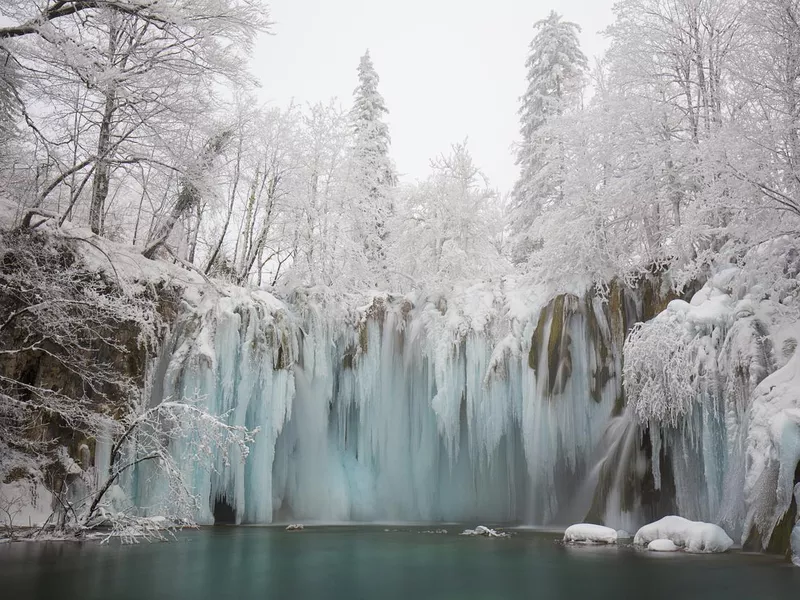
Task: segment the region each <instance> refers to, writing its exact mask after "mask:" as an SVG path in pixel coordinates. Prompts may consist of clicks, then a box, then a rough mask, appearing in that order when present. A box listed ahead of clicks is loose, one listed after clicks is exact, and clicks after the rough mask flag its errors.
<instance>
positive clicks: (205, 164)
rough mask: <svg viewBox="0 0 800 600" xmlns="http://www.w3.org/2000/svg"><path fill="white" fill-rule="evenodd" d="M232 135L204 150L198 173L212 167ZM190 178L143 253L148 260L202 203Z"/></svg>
mask: <svg viewBox="0 0 800 600" xmlns="http://www.w3.org/2000/svg"><path fill="white" fill-rule="evenodd" d="M230 135H231V134H230V132H229V131H225V132H223V133H221V134H220V135H218V136H216V137H215V138H213V139H212V140H211V141H210V142H209V143H208V144H207V145H206V147H205V149H204V150H203V155H202V157H201V159H200V161H199V162H200V168H199V169H198V173H199V172H203V171H205V170H207V169H208V168H209V167H211V164H212V163H213V162H214V159H215V158H216V157H217V156H218V155H219V154H220V153H221V152H222V150H223V148H224V147H225V143H226V142H227V141H228V139H229V138H230ZM189 177H191V175H184V178H183V181H181V186H180V192H178V200H177V202H175V206H173V207H172V210H171V211H170V214H169V216H168V217H167V219H166V221H164V223H162V224H161V226H160V227H159V228H158V229H157V232H156V234H155V235H154V236H153V238H152V240H151V241H150V242H149V243H148V244H147V246H146V247H145V249H144V250H143V251H142V254H143V255H144V256H145V257H146V258H151V259H152V258H153V257H154V256H155V254H156V251H158V249H159V248H160V247H161V246H163V245H164V243H165V242H166V241H167V238H169V234H170V233H172V230H173V229H174V228H175V224H176V223H177V222H178V221H180V219H181V218H182V217H183V216H185V215H188V214H189V213H190V212H191V210H192V209H193V208H194V207H195V205H196V204H197V203H198V202H199V201H200V197H201V194H200V190H199V189H197V187H196V186H195V185H194V184H193V183H192V182H191V181H190V180H189Z"/></svg>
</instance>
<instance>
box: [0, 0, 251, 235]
mask: <svg viewBox="0 0 800 600" xmlns="http://www.w3.org/2000/svg"><path fill="white" fill-rule="evenodd" d="M0 15H2V16H3V17H5V18H6V19H7V20H9V21H11V24H9V25H6V26H4V27H0V45H2V47H3V49H4V51H5V52H7V53H8V54H9V56H10V57H11V59H12V60H13V61H14V64H15V66H16V71H17V73H18V77H17V80H18V82H19V85H18V86H17V88H18V92H19V96H20V99H21V100H22V103H23V106H24V107H25V109H26V113H25V114H26V118H25V122H26V124H27V125H28V131H29V135H30V138H31V139H32V140H35V142H36V151H35V152H36V162H38V163H39V165H40V167H39V168H38V171H37V173H36V175H35V177H36V179H37V187H38V189H37V195H36V197H35V198H32V199H28V203H29V204H30V205H32V207H33V208H36V209H40V208H46V209H48V210H51V211H54V212H57V213H59V215H60V219H61V220H63V219H71V218H80V219H85V220H86V222H88V224H89V225H90V227H91V229H92V230H93V231H94V232H95V233H100V232H102V231H104V230H105V229H108V230H109V231H108V233H112V234H113V233H114V230H115V229H116V230H117V231H121V230H122V227H123V224H125V223H126V221H127V219H128V215H127V214H125V213H126V212H127V211H129V210H130V209H131V206H130V204H131V203H132V202H134V200H133V199H134V198H136V199H138V197H137V196H138V195H139V193H142V194H145V193H147V192H149V193H152V191H151V190H147V191H145V190H144V188H145V187H149V186H153V185H154V183H155V182H156V181H159V178H155V177H152V176H148V178H147V181H146V182H145V181H144V179H145V177H144V174H143V171H148V172H149V175H152V171H153V170H154V169H157V170H160V171H161V172H162V173H163V174H164V175H165V176H164V177H162V178H160V180H162V181H163V180H166V181H169V182H171V183H170V184H171V185H172V189H170V190H168V191H167V192H166V195H167V196H168V197H169V198H170V199H171V201H170V202H167V203H164V204H165V206H162V207H161V211H160V214H159V215H156V218H163V219H167V220H168V219H169V215H170V214H172V213H173V204H175V203H177V202H179V201H180V197H181V196H180V191H181V190H182V189H184V186H182V185H181V184H180V183H179V180H180V178H170V175H171V174H173V173H174V172H176V171H177V172H182V171H184V170H186V171H187V174H188V175H189V176H190V177H193V176H194V173H192V170H193V169H194V168H195V166H196V164H197V163H198V161H199V160H200V161H202V158H199V157H202V154H203V151H204V148H206V147H207V141H208V140H209V139H212V138H214V137H215V136H216V135H217V133H218V132H217V131H215V130H214V129H215V127H214V126H213V122H214V119H213V118H211V116H212V114H213V112H214V111H215V110H216V108H217V107H218V105H219V101H218V98H217V97H218V94H217V87H218V83H219V82H220V81H236V80H240V81H241V80H244V79H246V78H247V75H246V73H245V71H244V68H243V65H244V64H245V62H244V60H243V56H245V55H246V54H247V52H248V51H249V49H250V47H251V44H252V41H253V39H254V36H255V35H256V34H257V33H258V32H260V31H263V30H264V29H265V28H266V27H267V13H266V8H265V6H264V5H263V4H261V3H259V2H250V1H242V0H200V1H191V2H190V1H189V0H165V1H159V2H140V1H139V0H119V1H114V2H57V1H53V0H48V1H46V2H22V1H18V0H13V1H11V2H9V3H7V4H6V5H4V7H3V8H2V9H0ZM206 123H211V124H212V127H211V128H210V129H211V130H204V125H205V124H206ZM42 167H43V168H42ZM159 192H161V193H164V190H159ZM112 201H113V202H115V206H114V210H113V211H111V210H109V209H110V208H111V207H110V206H109V202H112ZM140 206H141V205H140ZM138 215H139V216H141V212H139V213H138ZM107 217H109V218H110V219H111V220H112V222H110V223H109V227H108V228H106V227H105V225H106V218H107Z"/></svg>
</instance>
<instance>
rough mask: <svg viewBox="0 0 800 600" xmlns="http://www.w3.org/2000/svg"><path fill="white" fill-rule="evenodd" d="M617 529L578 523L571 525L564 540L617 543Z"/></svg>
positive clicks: (565, 533)
mask: <svg viewBox="0 0 800 600" xmlns="http://www.w3.org/2000/svg"><path fill="white" fill-rule="evenodd" d="M617 537H618V535H617V531H616V530H615V529H612V528H611V527H604V526H602V525H593V524H591V523H578V524H577V525H570V526H569V527H567V530H566V531H565V532H564V541H565V542H571V543H577V544H616V543H617Z"/></svg>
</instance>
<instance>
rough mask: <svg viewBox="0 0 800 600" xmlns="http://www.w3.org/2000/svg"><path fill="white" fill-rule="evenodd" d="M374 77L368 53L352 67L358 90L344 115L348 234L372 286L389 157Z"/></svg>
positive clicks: (378, 269) (381, 259) (385, 215)
mask: <svg viewBox="0 0 800 600" xmlns="http://www.w3.org/2000/svg"><path fill="white" fill-rule="evenodd" d="M379 81H380V78H379V77H378V73H377V72H376V71H375V67H374V65H373V64H372V59H371V58H370V54H369V51H367V52H366V53H365V54H364V56H362V57H361V61H360V62H359V65H358V86H357V87H356V89H355V91H354V92H353V95H354V102H353V108H352V110H351V112H350V118H351V121H352V131H353V142H352V143H353V149H352V157H351V160H352V167H351V186H352V187H351V198H352V218H353V223H354V225H353V231H352V234H353V235H354V236H356V237H357V238H358V239H360V240H361V242H362V243H363V253H364V256H365V259H366V261H367V263H368V266H369V267H370V268H371V269H372V271H373V275H372V276H370V279H372V280H373V281H374V283H378V281H385V280H386V273H385V270H386V264H385V261H386V244H387V237H388V235H389V231H388V229H387V222H388V220H389V219H390V217H391V214H392V188H393V186H394V184H395V172H394V165H393V164H392V161H391V159H390V158H389V145H390V143H391V138H390V136H389V126H388V125H387V124H386V121H385V118H386V115H387V114H388V112H389V110H388V109H387V108H386V102H385V101H384V99H383V96H382V95H381V93H380V92H379V91H378V83H379Z"/></svg>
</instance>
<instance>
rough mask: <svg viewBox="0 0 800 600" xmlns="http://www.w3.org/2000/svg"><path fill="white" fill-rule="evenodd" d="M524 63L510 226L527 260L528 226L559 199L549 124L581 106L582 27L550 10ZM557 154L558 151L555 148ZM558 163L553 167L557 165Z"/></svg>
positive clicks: (559, 169) (519, 256)
mask: <svg viewBox="0 0 800 600" xmlns="http://www.w3.org/2000/svg"><path fill="white" fill-rule="evenodd" d="M534 29H535V30H536V35H535V36H534V38H533V41H531V44H530V52H529V54H528V59H527V61H526V62H525V66H526V68H527V70H528V74H527V80H528V87H527V89H526V91H525V93H524V94H523V96H522V98H521V101H522V105H521V106H520V109H519V115H520V133H521V135H522V140H521V143H520V145H519V149H518V151H517V165H519V167H520V177H519V179H518V181H517V183H516V185H515V186H514V191H513V197H512V208H511V227H512V230H513V231H514V233H515V234H516V236H517V243H516V245H515V259H516V260H518V261H524V260H525V258H526V256H527V254H528V253H529V252H530V250H531V249H532V247H533V246H534V244H535V241H534V240H532V239H531V235H530V233H531V232H530V227H531V224H532V222H533V220H534V219H535V217H536V215H537V213H538V212H539V211H540V210H541V207H542V206H544V205H546V204H548V203H550V202H552V201H553V200H557V199H558V196H559V194H560V189H561V182H562V181H563V179H564V176H565V174H564V170H565V169H564V167H563V166H562V165H559V164H553V163H560V162H562V161H561V160H559V157H558V156H554V153H553V152H552V148H554V147H556V148H557V147H558V145H559V142H558V134H557V131H556V130H554V129H550V130H548V129H547V128H546V127H545V126H546V125H547V124H548V123H549V122H550V121H551V120H552V119H555V118H557V117H560V116H561V115H563V114H565V113H566V112H568V111H569V110H570V109H573V108H575V107H576V106H579V105H580V99H581V91H582V89H583V83H584V74H585V72H586V69H587V61H586V56H584V54H583V52H582V51H581V49H580V42H579V41H578V33H579V32H580V27H579V26H578V25H577V24H575V23H571V22H569V21H564V20H563V19H562V17H561V15H559V14H557V13H556V12H551V13H550V15H549V16H548V17H547V18H546V19H543V20H541V21H538V22H537V23H536V24H535V25H534ZM556 154H557V153H556ZM553 167H555V169H554V168H553Z"/></svg>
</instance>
